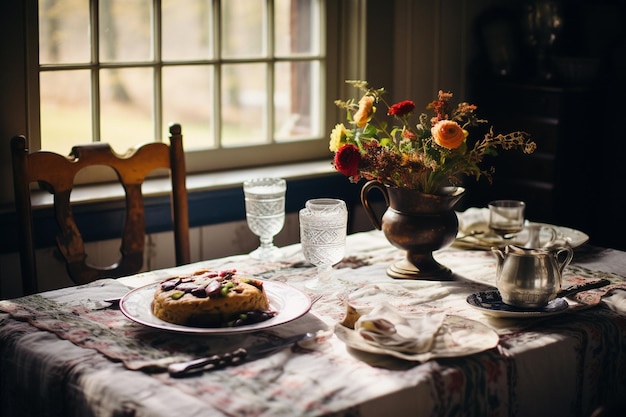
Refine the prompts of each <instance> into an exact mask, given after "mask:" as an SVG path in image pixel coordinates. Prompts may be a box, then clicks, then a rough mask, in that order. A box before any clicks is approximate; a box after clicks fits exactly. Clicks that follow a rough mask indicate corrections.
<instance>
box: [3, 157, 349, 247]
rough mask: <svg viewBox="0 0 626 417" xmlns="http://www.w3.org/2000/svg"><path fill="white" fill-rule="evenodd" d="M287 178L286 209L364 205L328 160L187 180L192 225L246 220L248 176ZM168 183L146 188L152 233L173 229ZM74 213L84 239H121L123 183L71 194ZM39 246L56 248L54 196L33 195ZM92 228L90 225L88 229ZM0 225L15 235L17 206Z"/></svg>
mask: <svg viewBox="0 0 626 417" xmlns="http://www.w3.org/2000/svg"><path fill="white" fill-rule="evenodd" d="M268 176H270V177H283V178H285V179H286V180H287V199H286V205H285V210H286V211H287V212H288V213H293V212H297V211H298V210H299V209H300V208H302V207H304V203H305V202H306V200H308V199H310V198H316V197H330V198H341V199H343V200H345V201H346V203H347V204H348V206H349V207H353V206H354V204H355V203H356V202H357V201H359V192H360V187H358V186H356V185H355V184H351V183H350V182H349V181H348V180H347V179H346V177H345V176H343V175H341V174H339V173H337V172H336V171H335V170H334V169H333V167H332V165H331V163H330V162H329V161H328V160H323V161H311V162H302V163H297V164H287V165H278V166H268V167H259V168H250V169H242V170H233V171H224V172H216V173H205V174H190V175H189V176H188V177H187V192H188V201H189V225H190V227H199V226H204V225H210V224H216V223H222V222H229V221H236V220H243V219H245V208H244V200H243V190H242V183H243V181H244V180H246V179H248V178H255V177H268ZM169 190H170V186H169V180H168V179H167V178H155V179H150V180H148V181H147V182H146V183H145V184H144V193H145V195H146V198H145V201H144V205H145V209H146V229H147V232H148V233H158V232H163V231H167V230H171V228H172V224H171V215H170V202H169ZM72 201H73V211H74V216H75V218H76V222H77V223H78V225H79V228H81V232H82V234H83V238H84V240H85V241H87V242H89V241H98V240H105V239H112V238H117V237H119V231H120V230H121V228H122V224H123V220H124V208H125V203H124V199H123V190H122V189H121V187H120V186H119V185H111V184H99V185H92V186H83V187H78V188H76V189H75V190H74V191H73V192H72ZM33 206H34V207H35V210H34V213H33V217H34V226H33V229H34V231H35V244H36V246H37V247H49V246H53V245H55V235H56V233H57V232H56V224H55V222H54V215H53V212H52V207H51V206H52V198H51V196H50V195H49V194H47V193H37V194H36V195H34V196H33ZM86 225H88V226H86ZM0 227H2V230H4V231H5V233H7V234H6V235H5V236H16V235H17V231H16V218H15V211H14V209H13V208H11V209H10V210H4V211H2V213H0ZM17 251H18V249H17V241H16V239H2V240H0V253H10V252H17Z"/></svg>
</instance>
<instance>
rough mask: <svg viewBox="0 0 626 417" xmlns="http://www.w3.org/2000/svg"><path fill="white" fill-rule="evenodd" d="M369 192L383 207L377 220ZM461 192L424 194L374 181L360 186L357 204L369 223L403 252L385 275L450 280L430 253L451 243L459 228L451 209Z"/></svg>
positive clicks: (453, 189)
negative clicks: (381, 199)
mask: <svg viewBox="0 0 626 417" xmlns="http://www.w3.org/2000/svg"><path fill="white" fill-rule="evenodd" d="M373 189H377V190H379V191H380V192H381V193H382V194H383V196H384V198H385V202H386V204H387V210H386V211H385V213H384V214H383V216H382V219H381V220H379V218H378V217H377V216H376V213H375V212H374V210H373V209H372V206H371V204H370V200H369V193H370V191H371V190H373ZM464 192H465V189H464V188H462V187H447V188H444V189H442V191H441V194H425V193H422V192H420V191H416V190H411V189H408V188H398V187H393V186H387V185H385V184H383V183H381V182H379V181H375V180H374V181H369V182H368V183H366V184H365V185H364V186H363V189H362V190H361V203H362V204H363V207H364V208H365V212H366V213H367V216H368V217H369V219H370V221H371V222H372V224H373V225H374V227H376V229H378V230H382V231H383V233H384V234H385V237H386V238H387V240H389V242H390V243H391V244H392V245H393V246H395V247H397V248H400V249H403V250H405V251H406V258H405V259H403V260H401V261H398V262H396V263H394V264H392V265H390V266H389V267H388V268H387V275H389V276H390V277H392V278H398V279H422V280H449V279H451V276H452V271H451V270H450V269H449V268H448V267H446V266H444V265H441V264H440V263H439V262H437V261H436V260H435V259H434V258H433V252H434V251H436V250H439V249H442V248H445V247H447V246H449V245H450V244H452V242H454V239H455V237H456V234H457V231H458V226H459V222H458V219H457V216H456V213H455V212H454V205H455V204H456V203H457V202H458V201H459V200H460V199H461V197H462V196H463V193H464Z"/></svg>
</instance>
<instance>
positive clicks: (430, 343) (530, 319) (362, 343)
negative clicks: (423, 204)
mask: <svg viewBox="0 0 626 417" xmlns="http://www.w3.org/2000/svg"><path fill="white" fill-rule="evenodd" d="M575 246H576V247H575V248H574V256H573V259H572V261H571V263H570V264H569V265H567V266H566V267H565V269H564V270H563V274H562V288H563V289H569V288H578V289H579V290H581V289H582V291H579V292H578V293H576V294H570V295H568V296H563V297H560V298H559V299H558V300H559V301H560V302H561V307H559V308H555V309H553V310H551V309H549V308H547V307H546V308H545V309H537V310H515V309H513V310H510V311H509V310H507V309H504V310H500V309H497V308H495V307H493V308H492V306H491V304H489V303H485V304H481V302H480V299H481V298H480V297H483V301H484V296H486V295H487V296H490V295H494V294H495V295H497V289H496V282H495V281H496V273H497V268H498V264H497V259H496V257H495V256H494V254H493V253H492V252H491V251H490V250H485V249H484V248H472V247H471V246H467V245H456V244H452V245H450V246H449V247H446V248H443V249H440V250H437V251H435V252H434V257H435V259H436V260H437V261H438V262H440V263H441V264H443V265H445V266H446V267H448V268H450V270H451V271H452V275H451V276H450V278H449V279H445V280H419V279H416V280H402V279H394V278H390V277H389V276H388V275H387V273H386V270H387V268H388V267H389V265H390V264H391V263H393V262H395V261H398V260H400V259H402V258H403V257H404V256H405V253H404V251H403V250H401V249H398V248H396V247H394V246H392V245H391V244H390V243H389V241H388V240H387V239H386V237H385V235H384V233H383V232H381V231H378V230H371V231H365V232H359V233H354V234H350V235H348V237H347V240H346V253H345V257H344V259H343V260H342V261H341V262H340V263H339V264H337V265H335V266H334V268H333V270H332V273H331V275H330V276H329V277H328V279H330V280H332V282H333V283H334V284H339V285H332V286H330V285H329V286H328V288H329V289H325V288H324V287H322V288H321V289H317V290H315V291H313V290H309V289H308V287H307V285H306V284H307V282H309V281H310V280H312V279H314V278H316V274H317V270H316V268H315V267H313V266H312V265H310V264H308V263H307V262H306V261H305V259H304V256H303V254H302V250H301V246H300V244H298V243H296V244H293V245H289V246H285V247H282V248H280V251H281V257H280V258H279V259H278V260H276V261H267V260H256V259H253V258H251V257H250V256H249V255H246V254H243V255H234V256H227V257H223V258H219V259H210V260H205V261H201V262H197V263H193V264H189V265H184V266H179V267H174V268H168V269H162V270H154V271H148V272H142V273H138V274H136V275H132V276H128V277H123V278H119V279H103V280H98V281H95V282H93V283H89V284H86V285H79V286H74V287H69V288H61V289H56V290H52V291H46V292H41V293H38V294H34V295H28V296H24V297H20V298H15V299H7V300H1V301H0V416H3V417H9V416H33V417H34V416H37V417H45V416H80V417H90V416H120V417H121V416H135V417H139V416H145V417H159V416H163V417H165V416H167V417H171V416H211V417H212V416H250V417H270V416H271V417H280V416H285V417H287V416H289V417H292V416H311V417H313V416H346V417H348V416H349V417H369V416H414V417H416V416H481V417H484V416H533V417H539V416H584V417H586V416H591V415H592V414H593V413H594V412H595V411H596V410H599V409H601V408H604V409H611V410H615V409H618V410H621V412H626V407H625V405H624V404H625V403H624V398H625V397H626V395H624V394H626V253H624V252H621V251H619V250H614V249H610V248H601V247H597V246H593V245H589V244H588V243H585V242H578V243H576V245H575ZM202 269H209V270H213V271H236V273H237V274H238V275H240V276H248V277H254V278H256V279H258V280H261V281H263V283H264V287H265V289H266V291H267V293H268V297H269V298H270V304H271V307H272V308H273V309H274V310H275V312H277V314H276V316H274V317H272V318H271V319H269V320H267V321H265V322H259V323H255V324H251V325H243V326H238V327H237V326H235V327H225V328H201V327H200V328H198V327H187V326H179V325H173V324H170V323H167V322H162V321H161V320H159V319H157V318H155V317H153V316H152V313H151V309H150V303H151V299H152V298H151V297H152V294H153V292H154V289H155V287H156V285H158V283H159V282H160V281H162V280H165V279H168V278H171V277H172V276H183V275H185V274H192V273H194V272H196V271H199V270H202ZM599 283H600V284H599ZM477 296H479V302H478V303H476V297H477ZM120 297H121V301H119V302H116V301H117V300H119V299H120ZM563 303H565V304H563ZM374 311H377V312H379V313H380V312H381V311H382V313H380V314H382V316H383V318H387V319H388V320H389V321H391V324H392V325H393V324H394V323H395V322H394V320H396V319H397V320H399V321H403V320H406V319H409V318H417V317H421V318H422V319H424V318H425V317H428V318H437V319H436V320H439V321H438V325H437V326H435V329H434V330H433V329H432V326H431V327H429V326H428V323H426V324H425V325H422V327H419V326H418V327H414V329H418V333H419V334H417V335H416V338H422V339H424V340H425V345H422V347H421V348H419V349H417V350H410V349H409V350H398V349H396V348H395V347H394V346H393V345H387V344H384V343H382V342H381V343H377V342H376V340H371V339H370V338H367V337H365V336H364V334H363V333H362V332H361V331H357V330H358V329H357V327H356V325H355V320H357V321H358V320H359V319H360V318H363V317H366V316H367V317H369V316H371V315H373V312H374ZM385 312H386V313H385ZM433 320H435V319H433ZM425 321H426V319H424V320H423V322H425ZM413 322H416V321H413ZM409 327H410V326H409ZM363 328H365V327H361V329H363ZM398 329H399V327H398ZM305 332H310V333H313V337H312V338H310V339H309V340H306V341H304V342H302V343H292V344H290V345H288V346H286V347H284V348H283V349H280V350H277V351H275V352H272V353H271V354H268V355H265V356H261V357H260V358H250V360H244V361H242V362H241V363H236V364H235V363H230V364H229V363H228V362H226V363H222V364H221V365H219V366H218V365H215V366H208V367H206V368H202V369H200V370H199V371H198V372H193V373H191V374H190V375H182V376H181V375H175V374H172V373H170V372H168V369H169V367H170V365H171V364H172V363H178V362H181V361H187V360H191V359H195V358H200V357H206V356H211V355H215V354H224V353H227V352H232V351H234V350H236V349H238V348H242V347H243V348H252V347H254V346H256V345H258V344H261V343H267V342H272V341H274V342H275V341H281V340H284V339H285V338H288V337H290V336H293V335H298V334H301V333H305ZM422 336H423V337H422ZM620 407H622V408H620Z"/></svg>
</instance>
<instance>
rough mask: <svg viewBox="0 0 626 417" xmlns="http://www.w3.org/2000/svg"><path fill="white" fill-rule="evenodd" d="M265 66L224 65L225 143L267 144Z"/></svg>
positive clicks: (229, 144)
mask: <svg viewBox="0 0 626 417" xmlns="http://www.w3.org/2000/svg"><path fill="white" fill-rule="evenodd" d="M266 72H267V71H266V66H265V65H264V64H239V65H224V67H223V70H222V107H221V110H222V144H223V145H224V146H225V147H228V146H239V145H251V144H258V143H266V142H267V139H266V128H265V126H266V123H265V120H266V117H267V116H266V108H267V106H266V103H267V83H266V79H267V75H266Z"/></svg>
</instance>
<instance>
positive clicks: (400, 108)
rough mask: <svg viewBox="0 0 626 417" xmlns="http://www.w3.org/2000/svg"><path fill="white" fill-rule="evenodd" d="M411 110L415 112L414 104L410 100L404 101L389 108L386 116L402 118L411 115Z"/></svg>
mask: <svg viewBox="0 0 626 417" xmlns="http://www.w3.org/2000/svg"><path fill="white" fill-rule="evenodd" d="M413 110H415V103H413V102H412V101H411V100H404V101H401V102H399V103H396V104H394V105H393V106H391V107H389V112H388V113H387V114H388V115H389V116H398V117H402V116H404V115H407V114H409V113H411V112H412V111H413Z"/></svg>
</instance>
